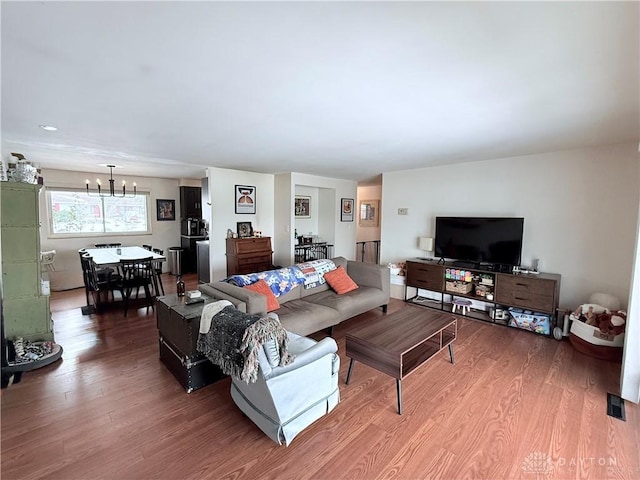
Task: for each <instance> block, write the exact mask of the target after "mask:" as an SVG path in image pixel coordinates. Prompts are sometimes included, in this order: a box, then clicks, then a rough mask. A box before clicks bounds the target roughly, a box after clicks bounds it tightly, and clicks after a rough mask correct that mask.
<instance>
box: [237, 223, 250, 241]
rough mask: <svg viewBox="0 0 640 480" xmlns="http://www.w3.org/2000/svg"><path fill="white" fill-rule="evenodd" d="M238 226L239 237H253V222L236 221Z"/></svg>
mask: <svg viewBox="0 0 640 480" xmlns="http://www.w3.org/2000/svg"><path fill="white" fill-rule="evenodd" d="M236 228H237V230H238V237H240V238H246V237H253V226H252V225H251V222H236Z"/></svg>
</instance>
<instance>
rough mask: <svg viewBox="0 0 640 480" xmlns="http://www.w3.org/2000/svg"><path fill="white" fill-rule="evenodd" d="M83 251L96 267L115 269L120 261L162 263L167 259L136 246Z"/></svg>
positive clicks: (86, 249)
mask: <svg viewBox="0 0 640 480" xmlns="http://www.w3.org/2000/svg"><path fill="white" fill-rule="evenodd" d="M83 250H84V252H86V253H88V254H89V255H91V257H92V258H93V263H95V264H96V265H97V266H98V267H117V266H118V264H119V263H120V260H142V259H143V258H149V257H151V259H152V260H155V261H159V262H164V261H165V260H166V259H167V257H165V256H164V255H160V254H159V253H155V252H153V251H151V250H147V249H146V248H142V247H138V246H133V247H108V248H85V249H83Z"/></svg>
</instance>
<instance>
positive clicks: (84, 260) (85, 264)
mask: <svg viewBox="0 0 640 480" xmlns="http://www.w3.org/2000/svg"><path fill="white" fill-rule="evenodd" d="M78 254H79V255H80V266H81V267H82V281H83V283H84V294H85V297H86V300H87V307H89V306H91V301H90V299H89V296H90V295H92V288H93V287H92V284H91V282H92V279H91V275H93V272H92V271H91V264H92V263H93V257H91V255H89V254H88V253H87V251H86V249H84V248H81V249H80V250H78ZM113 273H115V272H114V271H113V270H112V269H111V268H108V267H104V268H95V275H97V277H98V280H97V282H107V281H109V279H110V277H111V275H112V274H113ZM114 280H115V279H114ZM97 282H94V283H97ZM112 297H113V295H112Z"/></svg>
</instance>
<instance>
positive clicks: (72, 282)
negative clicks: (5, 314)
mask: <svg viewBox="0 0 640 480" xmlns="http://www.w3.org/2000/svg"><path fill="white" fill-rule="evenodd" d="M107 174H108V172H107ZM87 175H88V174H87V173H86V172H72V171H67V170H55V169H43V170H42V176H43V177H44V188H43V189H42V191H41V192H42V193H41V194H40V205H39V208H40V222H41V224H42V227H41V228H40V243H41V248H42V250H43V251H47V250H55V251H56V256H55V260H54V267H55V271H54V272H48V275H49V278H50V281H51V289H52V290H54V291H59V290H68V289H71V288H78V287H81V286H83V285H84V282H83V279H82V270H81V268H80V260H79V258H78V250H79V249H80V248H85V247H91V246H93V245H94V244H95V243H105V242H121V243H122V244H123V245H143V244H149V245H152V246H153V247H154V248H160V249H162V250H164V252H165V254H166V253H167V249H168V248H169V247H173V246H180V214H179V212H180V189H179V184H180V181H179V180H177V179H171V178H155V177H133V176H123V175H120V174H118V175H117V178H118V180H120V179H123V180H126V181H127V183H128V184H131V183H133V182H136V183H137V184H138V191H140V192H149V204H148V205H147V208H148V213H149V223H150V224H151V234H145V235H139V234H133V235H131V234H126V235H100V236H93V237H91V236H83V237H70V238H50V236H49V235H50V225H51V223H50V218H49V208H48V200H47V193H46V190H47V188H49V187H58V188H74V189H76V188H80V189H84V188H85V180H86V178H87ZM90 175H91V178H93V177H95V176H96V174H95V173H91V174H90ZM100 176H102V178H103V180H104V178H105V175H98V177H100ZM185 181H189V180H185ZM192 181H193V182H195V183H197V184H199V182H200V180H192ZM103 183H105V182H103ZM159 198H160V199H162V198H165V199H175V200H176V220H175V221H160V222H159V221H157V220H156V214H155V211H156V199H159ZM163 270H164V271H165V272H166V271H169V265H168V262H164V264H163Z"/></svg>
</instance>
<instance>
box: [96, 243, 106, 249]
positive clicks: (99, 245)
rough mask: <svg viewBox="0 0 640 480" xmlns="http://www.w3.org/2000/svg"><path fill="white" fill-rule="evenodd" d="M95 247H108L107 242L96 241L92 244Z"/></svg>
mask: <svg viewBox="0 0 640 480" xmlns="http://www.w3.org/2000/svg"><path fill="white" fill-rule="evenodd" d="M94 247H95V248H109V244H108V243H96V244H95V245H94Z"/></svg>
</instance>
